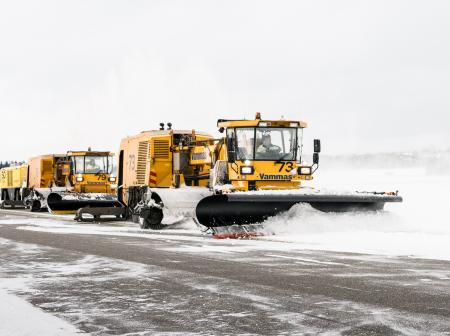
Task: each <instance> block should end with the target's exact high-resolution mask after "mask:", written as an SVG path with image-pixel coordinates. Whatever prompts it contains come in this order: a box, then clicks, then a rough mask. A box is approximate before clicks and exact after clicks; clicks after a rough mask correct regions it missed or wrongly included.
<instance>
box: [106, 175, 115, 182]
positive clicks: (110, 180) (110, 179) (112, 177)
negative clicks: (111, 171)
mask: <svg viewBox="0 0 450 336" xmlns="http://www.w3.org/2000/svg"><path fill="white" fill-rule="evenodd" d="M108 181H109V182H116V177H115V176H111V177H110V178H109V179H108Z"/></svg>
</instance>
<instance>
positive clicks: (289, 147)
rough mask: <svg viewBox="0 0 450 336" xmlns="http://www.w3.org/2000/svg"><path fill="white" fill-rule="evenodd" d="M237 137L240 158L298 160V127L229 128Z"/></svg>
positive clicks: (236, 146) (236, 148)
mask: <svg viewBox="0 0 450 336" xmlns="http://www.w3.org/2000/svg"><path fill="white" fill-rule="evenodd" d="M229 131H231V132H229V133H230V134H229V136H234V137H235V139H236V141H235V142H236V145H235V151H236V157H237V159H238V160H267V161H274V160H296V158H297V146H298V145H297V128H286V127H248V128H236V129H233V130H230V129H229Z"/></svg>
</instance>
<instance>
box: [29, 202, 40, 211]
mask: <svg viewBox="0 0 450 336" xmlns="http://www.w3.org/2000/svg"><path fill="white" fill-rule="evenodd" d="M30 211H31V212H40V211H41V202H39V201H38V200H33V202H32V203H31V206H30Z"/></svg>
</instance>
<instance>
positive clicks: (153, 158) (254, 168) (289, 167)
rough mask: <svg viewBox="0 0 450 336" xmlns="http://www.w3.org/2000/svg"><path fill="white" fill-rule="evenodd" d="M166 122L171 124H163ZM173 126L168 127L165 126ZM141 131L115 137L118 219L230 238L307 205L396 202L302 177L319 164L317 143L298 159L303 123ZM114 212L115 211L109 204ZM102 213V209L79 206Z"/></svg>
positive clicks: (354, 206)
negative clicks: (183, 224)
mask: <svg viewBox="0 0 450 336" xmlns="http://www.w3.org/2000/svg"><path fill="white" fill-rule="evenodd" d="M169 125H170V124H169ZM170 126H171V125H170ZM170 126H169V128H168V129H166V130H164V125H163V124H162V127H161V129H160V130H156V131H146V132H142V133H141V134H138V135H136V136H132V137H128V138H126V139H124V140H122V142H121V147H120V152H119V164H118V185H119V187H118V188H119V189H118V199H119V201H120V202H122V203H123V204H124V205H126V208H124V217H132V218H133V219H134V220H135V221H136V222H139V223H140V225H141V227H142V228H153V229H158V228H161V227H163V225H162V220H163V218H164V217H171V218H180V217H181V218H182V217H186V216H187V217H191V218H194V219H195V220H196V221H197V222H198V223H200V224H201V225H203V226H205V227H207V228H209V229H211V231H212V232H213V233H214V234H215V235H216V236H219V237H220V236H233V235H234V234H235V231H233V230H231V234H230V227H232V228H234V229H237V231H239V230H240V229H243V230H244V232H247V233H248V230H247V229H246V226H247V227H250V228H251V229H253V228H254V224H255V223H260V222H262V221H264V220H265V219H267V218H268V217H270V216H274V215H276V214H279V213H281V212H284V211H287V210H289V209H290V208H291V207H292V206H294V205H295V204H298V203H308V204H310V205H311V206H312V207H313V208H315V209H318V210H321V211H326V212H330V211H332V212H343V211H373V210H380V209H382V208H383V206H384V204H385V203H386V202H401V201H402V198H401V197H400V196H398V195H397V194H396V193H392V192H376V193H368V192H345V193H343V192H339V193H336V192H334V193H333V192H325V191H322V190H318V189H313V188H310V187H304V186H303V185H302V183H303V182H304V181H307V180H311V179H312V175H313V173H314V172H315V171H316V170H317V167H318V164H319V152H320V141H319V140H315V141H314V155H313V164H312V165H306V164H303V163H302V157H301V148H302V143H301V141H302V133H303V129H304V128H305V127H306V126H307V125H306V123H304V122H302V121H287V120H262V119H261V116H260V114H259V113H257V115H256V118H255V119H253V120H223V119H221V120H219V121H218V123H217V126H218V128H219V132H221V133H223V134H224V137H222V138H220V139H214V138H213V137H211V136H210V135H208V134H206V133H201V132H196V131H176V130H172V129H171V127H170ZM112 211H113V212H112V213H110V214H113V213H114V209H112ZM84 213H90V214H92V215H96V216H100V215H103V214H108V211H107V209H101V208H98V209H95V208H84V209H80V210H79V214H78V216H77V218H78V219H79V220H82V219H83V216H82V215H83V214H84Z"/></svg>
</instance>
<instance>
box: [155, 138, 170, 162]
mask: <svg viewBox="0 0 450 336" xmlns="http://www.w3.org/2000/svg"><path fill="white" fill-rule="evenodd" d="M169 151H170V146H169V141H168V140H154V142H153V157H154V158H156V159H168V158H169Z"/></svg>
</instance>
